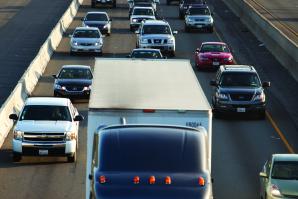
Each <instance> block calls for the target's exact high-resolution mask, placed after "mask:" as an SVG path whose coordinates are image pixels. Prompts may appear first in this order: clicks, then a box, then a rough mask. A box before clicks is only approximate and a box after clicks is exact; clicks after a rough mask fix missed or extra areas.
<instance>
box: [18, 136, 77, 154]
mask: <svg viewBox="0 0 298 199" xmlns="http://www.w3.org/2000/svg"><path fill="white" fill-rule="evenodd" d="M76 144H77V143H76V141H75V140H72V141H66V142H56V143H50V142H46V143H43V142H24V141H20V140H15V139H13V141H12V146H13V152H14V153H17V154H20V155H22V156H71V155H73V154H74V153H75V152H76Z"/></svg>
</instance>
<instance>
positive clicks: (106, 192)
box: [88, 125, 212, 199]
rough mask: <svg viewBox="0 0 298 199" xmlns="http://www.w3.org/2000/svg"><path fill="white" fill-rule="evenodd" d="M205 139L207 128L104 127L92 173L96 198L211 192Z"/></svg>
mask: <svg viewBox="0 0 298 199" xmlns="http://www.w3.org/2000/svg"><path fill="white" fill-rule="evenodd" d="M205 139H206V137H205V134H204V133H203V132H202V131H200V130H198V129H193V128H189V127H181V126H154V125H122V126H121V125H120V126H110V127H105V128H103V129H99V130H98V131H97V132H96V133H95V134H94V139H93V149H92V161H91V162H92V163H91V164H92V166H91V167H92V168H91V170H90V171H91V173H90V174H89V176H88V177H89V180H90V181H91V191H90V193H89V194H90V198H97V199H114V198H121V199H153V198H154V199H185V198H187V199H198V198H204V199H207V198H211V194H212V193H211V186H212V184H211V179H210V173H209V171H208V169H207V162H208V161H207V160H206V158H205V157H206V150H205V147H206V145H205ZM99 163H100V164H99Z"/></svg>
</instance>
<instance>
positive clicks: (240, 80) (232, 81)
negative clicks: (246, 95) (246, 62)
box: [219, 72, 261, 87]
mask: <svg viewBox="0 0 298 199" xmlns="http://www.w3.org/2000/svg"><path fill="white" fill-rule="evenodd" d="M219 85H220V86H223V87H230V86H235V87H237V86H238V87H246V86H247V87H260V86H261V84H260V80H259V78H258V76H257V75H256V74H255V73H247V72H225V73H223V75H222V76H221V79H220V83H219Z"/></svg>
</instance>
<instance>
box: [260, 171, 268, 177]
mask: <svg viewBox="0 0 298 199" xmlns="http://www.w3.org/2000/svg"><path fill="white" fill-rule="evenodd" d="M259 176H260V177H262V178H268V176H267V174H266V173H265V172H260V174H259Z"/></svg>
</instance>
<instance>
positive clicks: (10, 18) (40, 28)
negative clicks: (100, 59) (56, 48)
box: [0, 0, 71, 105]
mask: <svg viewBox="0 0 298 199" xmlns="http://www.w3.org/2000/svg"><path fill="white" fill-rule="evenodd" d="M70 2H71V0H50V1H47V0H16V1H7V0H0V67H1V74H0V104H1V105H2V104H3V103H4V101H5V100H6V99H7V97H8V96H9V95H10V93H11V92H12V90H13V89H14V87H15V86H16V84H17V82H18V81H19V79H20V78H21V76H22V75H23V73H24V72H25V70H26V69H27V68H28V66H29V64H30V63H31V61H32V60H33V58H34V57H35V56H36V54H37V52H38V50H39V48H40V46H41V45H42V44H43V42H44V41H45V40H46V38H47V37H48V36H49V33H50V31H51V30H52V28H53V27H54V26H55V25H56V24H57V22H58V20H59V19H60V18H61V16H62V14H63V13H64V12H65V10H66V8H67V7H68V6H69V4H70Z"/></svg>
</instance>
